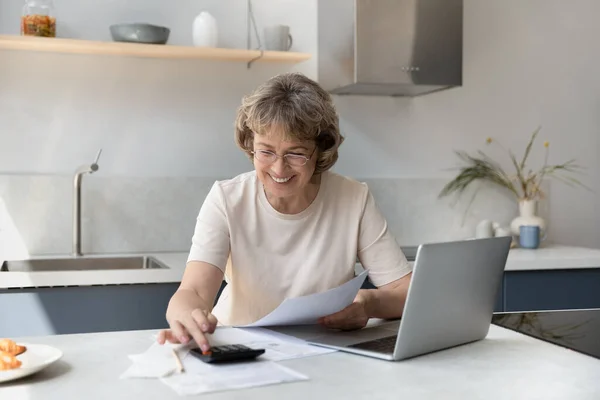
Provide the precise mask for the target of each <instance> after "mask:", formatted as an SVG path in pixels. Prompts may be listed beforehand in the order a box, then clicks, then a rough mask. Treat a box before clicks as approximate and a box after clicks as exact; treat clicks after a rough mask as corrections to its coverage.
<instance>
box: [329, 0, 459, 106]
mask: <svg viewBox="0 0 600 400" xmlns="http://www.w3.org/2000/svg"><path fill="white" fill-rule="evenodd" d="M318 37H319V40H318V41H319V44H318V46H319V50H318V80H319V82H320V84H321V85H322V86H323V87H324V88H325V89H327V90H328V91H330V92H331V93H334V94H340V95H375V96H418V95H422V94H426V93H431V92H435V91H438V90H442V89H447V88H451V87H456V86H461V85H462V48H463V0H318Z"/></svg>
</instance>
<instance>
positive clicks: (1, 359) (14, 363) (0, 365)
mask: <svg viewBox="0 0 600 400" xmlns="http://www.w3.org/2000/svg"><path fill="white" fill-rule="evenodd" d="M21 364H22V363H21V361H20V360H19V359H17V357H15V356H13V355H12V354H9V353H6V352H4V351H0V371H7V370H10V369H16V368H19V367H20V366H21Z"/></svg>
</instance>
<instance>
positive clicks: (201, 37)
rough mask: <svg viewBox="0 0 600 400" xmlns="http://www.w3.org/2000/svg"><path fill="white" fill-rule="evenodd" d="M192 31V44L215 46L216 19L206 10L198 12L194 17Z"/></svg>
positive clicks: (216, 42) (216, 33) (216, 34)
mask: <svg viewBox="0 0 600 400" xmlns="http://www.w3.org/2000/svg"><path fill="white" fill-rule="evenodd" d="M192 31H193V32H192V35H193V42H194V46H198V47H217V44H218V29H217V20H216V19H215V17H213V16H212V15H211V14H210V13H209V12H208V11H202V12H201V13H200V14H198V16H197V17H196V18H195V19H194V24H193V29H192Z"/></svg>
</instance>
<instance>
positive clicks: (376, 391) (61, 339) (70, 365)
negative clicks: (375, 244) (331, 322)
mask: <svg viewBox="0 0 600 400" xmlns="http://www.w3.org/2000/svg"><path fill="white" fill-rule="evenodd" d="M151 333H152V332H150V331H130V332H114V333H92V334H80V335H56V336H44V337H35V338H21V339H17V340H18V341H22V342H29V343H41V344H47V345H50V346H54V347H57V348H59V349H60V350H62V351H63V353H64V356H63V358H62V359H61V360H60V361H58V362H57V363H55V364H53V365H51V366H50V367H48V368H46V369H45V370H43V371H41V372H39V373H38V374H36V375H33V376H30V377H28V378H24V379H22V380H20V381H13V382H8V383H5V384H0V398H1V399H11V400H37V399H44V400H64V399H78V398H82V397H83V398H85V399H86V400H94V399H111V400H120V399H123V400H130V399H145V400H152V399H157V400H165V399H180V398H182V397H179V396H178V395H177V394H176V393H175V392H174V391H173V390H172V389H170V388H169V387H167V386H166V385H165V384H163V383H161V382H160V381H158V380H155V379H119V375H120V374H121V373H122V372H123V371H125V370H126V369H127V368H128V367H129V366H130V365H131V361H130V360H129V359H128V357H127V355H129V354H137V353H141V352H143V351H145V350H146V349H147V348H148V347H149V346H150V344H151V340H152V339H151V337H150V335H151ZM280 363H281V364H282V365H285V366H287V367H289V368H291V369H293V370H296V371H298V372H300V373H302V374H305V375H307V376H308V377H309V380H308V381H302V382H294V383H285V384H278V385H272V386H265V387H259V388H252V389H242V390H235V391H227V392H220V393H214V394H206V395H202V396H201V398H203V399H233V398H236V399H237V398H244V399H250V400H252V399H260V400H264V399H281V398H285V399H288V400H291V399H300V400H306V399H344V400H346V399H363V398H364V399H366V398H369V399H411V400H421V399H422V400H425V399H444V400H463V399H486V400H495V399H502V400H505V399H512V400H519V399H544V400H553V399H557V400H558V399H560V400H565V399H577V400H597V399H599V398H600V360H597V359H595V358H592V357H589V356H587V355H583V354H580V353H577V352H574V351H571V350H567V349H564V348H562V347H559V346H555V345H552V344H549V343H546V342H542V341H539V340H536V339H533V338H531V337H528V336H525V335H521V334H518V333H516V332H512V331H509V330H506V329H503V328H500V327H497V326H494V325H492V326H491V329H490V332H489V334H488V337H487V338H486V339H484V340H482V341H479V342H475V343H471V344H468V345H464V346H459V347H455V348H452V349H448V350H444V351H440V352H436V353H432V354H428V355H424V356H420V357H416V358H413V359H409V360H405V361H398V362H393V361H383V360H379V359H373V358H368V357H363V356H359V355H352V354H347V353H340V352H336V353H331V354H326V355H319V356H314V357H307V358H302V359H295V360H288V361H281V362H280ZM183 398H185V397H183ZM194 398H196V397H194ZM198 398H200V396H198Z"/></svg>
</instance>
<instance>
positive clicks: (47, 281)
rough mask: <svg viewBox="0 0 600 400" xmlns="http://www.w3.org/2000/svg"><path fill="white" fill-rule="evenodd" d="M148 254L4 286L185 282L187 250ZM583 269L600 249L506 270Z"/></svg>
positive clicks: (546, 254) (0, 275) (534, 257)
mask: <svg viewBox="0 0 600 400" xmlns="http://www.w3.org/2000/svg"><path fill="white" fill-rule="evenodd" d="M130 255H131V256H133V255H135V254H127V256H130ZM144 255H149V256H153V257H155V258H156V259H158V260H159V261H161V262H162V263H164V264H165V265H166V266H167V267H168V268H167V269H145V270H110V271H68V272H63V271H61V272H58V271H55V272H0V289H8V288H30V287H52V286H86V285H126V284H143V283H175V282H180V281H181V277H182V276H183V271H184V269H185V262H186V260H187V256H188V253H187V252H174V253H144ZM102 256H113V254H103V255H102ZM115 256H123V254H116V255H115ZM57 257H58V256H57ZM583 268H600V249H590V248H584V247H572V246H558V245H553V246H547V247H543V248H539V249H536V250H528V249H519V248H517V249H511V251H510V253H509V256H508V260H507V262H506V269H505V270H506V271H535V270H560V269H583Z"/></svg>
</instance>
